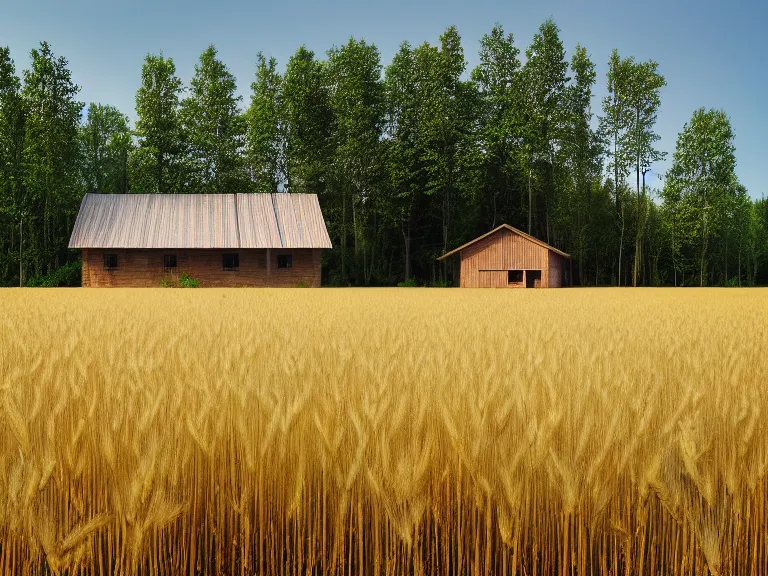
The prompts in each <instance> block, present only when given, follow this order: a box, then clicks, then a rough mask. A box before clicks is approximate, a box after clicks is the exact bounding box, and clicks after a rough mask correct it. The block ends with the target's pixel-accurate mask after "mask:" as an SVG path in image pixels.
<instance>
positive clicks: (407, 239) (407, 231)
mask: <svg viewBox="0 0 768 576" xmlns="http://www.w3.org/2000/svg"><path fill="white" fill-rule="evenodd" d="M403 242H404V243H405V281H406V282H408V280H410V278H411V224H410V222H409V223H408V225H407V226H406V227H405V228H403Z"/></svg>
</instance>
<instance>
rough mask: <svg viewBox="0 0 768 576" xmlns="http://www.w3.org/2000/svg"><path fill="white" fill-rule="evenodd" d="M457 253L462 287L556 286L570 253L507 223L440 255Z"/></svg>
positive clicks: (564, 273)
mask: <svg viewBox="0 0 768 576" xmlns="http://www.w3.org/2000/svg"><path fill="white" fill-rule="evenodd" d="M457 254H458V256H459V261H460V271H459V278H460V285H461V287H462V288H560V287H561V286H565V285H567V282H566V280H567V279H569V278H570V274H569V273H568V272H569V271H568V270H566V261H568V262H569V263H570V258H571V257H570V256H569V255H568V254H566V253H565V252H561V251H560V250H558V249H557V248H555V247H553V246H550V245H549V244H546V243H545V242H542V241H541V240H537V239H536V238H534V237H533V236H529V235H528V234H525V233H524V232H521V231H520V230H518V229H517V228H513V227H512V226H509V225H507V224H502V225H501V226H499V227H497V228H494V229H493V230H491V231H490V232H488V233H487V234H483V235H482V236H480V237H478V238H475V239H474V240H472V241H471V242H467V243H466V244H464V245H463V246H459V247H458V248H456V249H455V250H452V251H450V252H448V253H447V254H444V255H442V256H441V257H440V258H438V260H445V259H446V258H450V257H451V256H454V255H457Z"/></svg>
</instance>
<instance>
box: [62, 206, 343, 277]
mask: <svg viewBox="0 0 768 576" xmlns="http://www.w3.org/2000/svg"><path fill="white" fill-rule="evenodd" d="M69 247H70V248H79V249H81V250H82V261H83V286H157V285H158V284H160V283H161V282H163V280H171V279H174V278H177V277H178V275H179V274H181V273H186V274H189V275H190V276H191V277H193V278H194V279H195V280H197V281H198V282H200V285H201V286H284V287H290V286H298V285H307V286H319V285H320V264H321V256H322V250H323V249H324V248H330V247H331V240H330V238H329V236H328V231H327V230H326V227H325V221H324V220H323V214H322V212H321V210H320V204H319V202H318V200H317V196H316V195H314V194H288V193H280V194H86V195H85V197H84V198H83V202H82V204H81V205H80V212H79V213H78V215H77V220H76V221H75V226H74V230H73V231H72V237H71V238H70V241H69Z"/></svg>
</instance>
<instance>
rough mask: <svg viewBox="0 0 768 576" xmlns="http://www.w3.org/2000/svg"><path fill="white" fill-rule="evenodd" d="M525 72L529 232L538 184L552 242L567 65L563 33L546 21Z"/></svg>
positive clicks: (528, 53) (545, 229) (530, 51)
mask: <svg viewBox="0 0 768 576" xmlns="http://www.w3.org/2000/svg"><path fill="white" fill-rule="evenodd" d="M526 56H527V61H526V63H525V66H524V68H523V77H524V83H525V87H526V90H525V106H526V116H527V126H526V139H525V141H526V150H527V154H526V156H527V160H528V171H529V202H528V214H529V216H528V220H529V227H528V232H529V233H530V234H533V233H534V231H533V228H532V226H533V224H534V222H533V221H532V219H533V217H534V210H535V204H536V201H535V198H534V197H533V191H532V188H531V186H532V184H533V182H534V181H536V182H538V183H539V188H540V189H541V197H542V200H543V203H544V206H543V209H544V226H543V229H539V230H538V234H539V235H540V236H543V237H544V239H545V240H546V241H547V242H552V238H551V236H552V230H551V225H552V220H553V215H554V208H555V202H556V192H557V191H556V190H555V182H556V180H557V176H558V175H557V174H555V172H556V170H557V166H556V162H555V156H556V154H557V151H558V147H559V143H560V139H561V137H562V122H563V100H564V97H565V91H566V85H567V83H568V80H569V78H568V76H567V72H568V62H567V61H566V59H565V48H564V47H563V42H562V40H560V29H559V28H558V27H557V25H556V24H555V23H554V21H552V20H551V19H547V20H546V21H545V22H544V23H543V24H542V25H541V26H540V27H539V30H538V32H537V33H536V34H535V35H534V37H533V42H532V43H531V45H530V46H529V47H528V49H527V50H526Z"/></svg>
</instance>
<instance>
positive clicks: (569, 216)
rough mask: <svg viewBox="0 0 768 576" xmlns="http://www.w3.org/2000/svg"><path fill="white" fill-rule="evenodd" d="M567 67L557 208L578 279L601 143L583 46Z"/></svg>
mask: <svg viewBox="0 0 768 576" xmlns="http://www.w3.org/2000/svg"><path fill="white" fill-rule="evenodd" d="M571 70H572V71H573V81H572V83H571V84H570V85H569V86H568V87H567V88H566V92H565V95H564V103H563V112H564V119H563V125H564V127H565V130H564V131H563V136H562V139H561V151H560V157H561V160H560V161H559V163H560V164H562V165H563V166H564V167H565V168H566V170H564V171H562V175H563V176H564V177H561V178H560V181H561V182H562V190H561V195H560V209H561V218H562V219H563V220H565V221H566V222H567V224H568V229H569V232H570V241H571V243H572V245H573V246H574V248H575V252H576V259H577V265H578V272H579V279H580V280H581V279H582V278H584V277H585V270H584V264H585V260H586V256H587V246H588V238H587V235H588V229H589V228H591V225H592V220H591V218H592V216H593V215H594V210H593V207H592V195H593V194H592V188H593V184H594V183H595V182H596V181H598V182H599V179H600V176H601V162H602V153H603V146H602V142H601V139H600V137H599V135H598V134H597V133H596V132H595V131H594V130H593V129H592V126H591V124H592V116H593V114H592V88H593V86H594V84H595V79H596V77H597V75H596V73H595V65H594V64H593V63H592V61H591V60H590V59H589V55H588V54H587V50H586V48H584V47H583V46H579V45H577V46H576V51H575V52H574V54H573V57H572V58H571ZM582 281H583V280H582Z"/></svg>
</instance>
